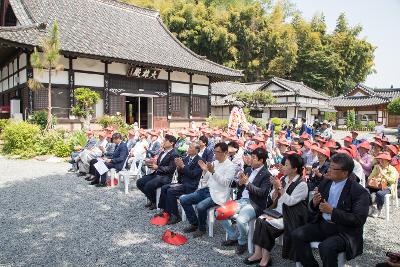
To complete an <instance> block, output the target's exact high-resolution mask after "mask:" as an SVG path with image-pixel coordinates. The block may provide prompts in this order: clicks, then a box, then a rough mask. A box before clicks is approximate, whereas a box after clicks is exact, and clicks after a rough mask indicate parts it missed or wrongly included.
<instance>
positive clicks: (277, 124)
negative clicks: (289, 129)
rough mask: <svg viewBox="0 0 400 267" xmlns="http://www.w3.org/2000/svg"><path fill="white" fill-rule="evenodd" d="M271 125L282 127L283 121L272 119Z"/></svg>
mask: <svg viewBox="0 0 400 267" xmlns="http://www.w3.org/2000/svg"><path fill="white" fill-rule="evenodd" d="M271 120H272V123H273V124H275V126H279V125H282V123H283V121H282V119H280V118H272V119H271Z"/></svg>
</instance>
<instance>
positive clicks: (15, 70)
mask: <svg viewBox="0 0 400 267" xmlns="http://www.w3.org/2000/svg"><path fill="white" fill-rule="evenodd" d="M17 70H18V64H17V58H15V59H14V71H13V72H17Z"/></svg>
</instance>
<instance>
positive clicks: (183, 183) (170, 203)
mask: <svg viewBox="0 0 400 267" xmlns="http://www.w3.org/2000/svg"><path fill="white" fill-rule="evenodd" d="M199 150H200V146H199V145H198V144H197V143H191V144H190V146H189V148H188V151H187V154H188V156H186V158H185V159H183V160H182V159H181V158H176V159H175V164H176V167H177V171H178V183H175V184H166V185H164V186H163V187H161V196H160V202H159V203H158V208H160V209H162V210H163V212H164V211H166V212H167V213H168V214H169V221H168V223H167V224H175V223H178V222H180V221H181V220H182V219H181V217H180V216H179V212H178V202H177V200H178V198H179V197H180V196H181V195H184V194H190V193H193V192H194V191H196V189H197V187H198V186H199V181H200V178H201V173H202V170H201V168H200V165H199V164H198V161H199V160H200V159H201V158H200V156H199V155H198V153H199ZM163 212H161V214H162V213H163Z"/></svg>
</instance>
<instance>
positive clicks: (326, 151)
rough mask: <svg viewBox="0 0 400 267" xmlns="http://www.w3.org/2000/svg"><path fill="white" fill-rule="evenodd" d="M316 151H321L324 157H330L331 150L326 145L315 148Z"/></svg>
mask: <svg viewBox="0 0 400 267" xmlns="http://www.w3.org/2000/svg"><path fill="white" fill-rule="evenodd" d="M315 150H316V151H317V152H318V153H321V154H322V155H325V156H326V157H328V158H330V157H331V151H330V150H329V148H327V147H321V148H318V149H315Z"/></svg>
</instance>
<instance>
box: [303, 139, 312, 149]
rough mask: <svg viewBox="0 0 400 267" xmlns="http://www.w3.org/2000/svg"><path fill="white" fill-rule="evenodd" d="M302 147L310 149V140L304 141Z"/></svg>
mask: <svg viewBox="0 0 400 267" xmlns="http://www.w3.org/2000/svg"><path fill="white" fill-rule="evenodd" d="M304 146H305V147H306V148H310V147H311V146H312V143H311V141H310V140H305V141H304Z"/></svg>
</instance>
